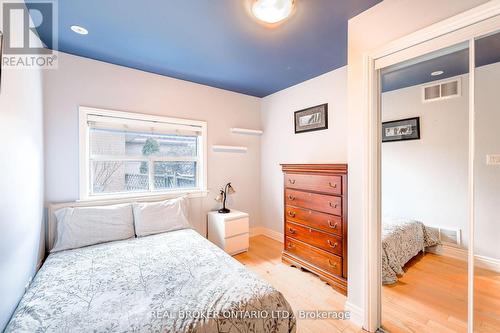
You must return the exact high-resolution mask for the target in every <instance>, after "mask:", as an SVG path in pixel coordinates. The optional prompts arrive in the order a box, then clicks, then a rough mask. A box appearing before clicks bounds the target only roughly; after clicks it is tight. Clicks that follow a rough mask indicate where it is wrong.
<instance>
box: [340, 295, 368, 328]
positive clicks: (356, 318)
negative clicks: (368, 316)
mask: <svg viewBox="0 0 500 333" xmlns="http://www.w3.org/2000/svg"><path fill="white" fill-rule="evenodd" d="M344 310H345V311H349V312H350V313H351V321H352V322H353V323H354V324H356V325H358V326H359V327H363V325H364V318H363V317H364V311H363V309H362V308H361V307H359V306H357V305H355V304H352V303H351V302H349V300H347V301H345V305H344Z"/></svg>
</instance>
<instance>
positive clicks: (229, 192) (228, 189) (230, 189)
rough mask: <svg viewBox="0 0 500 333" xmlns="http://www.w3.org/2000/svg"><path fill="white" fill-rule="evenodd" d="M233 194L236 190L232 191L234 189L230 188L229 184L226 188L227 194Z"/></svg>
mask: <svg viewBox="0 0 500 333" xmlns="http://www.w3.org/2000/svg"><path fill="white" fill-rule="evenodd" d="M234 193H236V190H235V189H234V187H232V186H231V184H229V185H228V187H227V194H234Z"/></svg>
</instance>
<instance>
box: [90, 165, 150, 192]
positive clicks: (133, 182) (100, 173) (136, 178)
mask: <svg viewBox="0 0 500 333" xmlns="http://www.w3.org/2000/svg"><path fill="white" fill-rule="evenodd" d="M148 172H149V169H148V164H147V162H129V161H127V162H123V161H94V162H92V178H93V179H92V191H93V193H115V192H131V191H147V190H148V189H149V179H148Z"/></svg>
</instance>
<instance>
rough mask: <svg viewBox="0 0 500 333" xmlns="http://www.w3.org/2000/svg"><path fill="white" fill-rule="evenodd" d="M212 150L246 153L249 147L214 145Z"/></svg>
mask: <svg viewBox="0 0 500 333" xmlns="http://www.w3.org/2000/svg"><path fill="white" fill-rule="evenodd" d="M212 150H213V151H216V152H226V153H246V152H247V150H248V148H247V147H241V146H222V145H213V146H212Z"/></svg>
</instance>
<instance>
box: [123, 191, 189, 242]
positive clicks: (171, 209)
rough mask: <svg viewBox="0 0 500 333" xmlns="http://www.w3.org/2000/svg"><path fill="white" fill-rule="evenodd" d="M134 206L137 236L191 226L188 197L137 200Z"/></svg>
mask: <svg viewBox="0 0 500 333" xmlns="http://www.w3.org/2000/svg"><path fill="white" fill-rule="evenodd" d="M133 206H134V224H135V234H136V235H137V237H141V236H147V235H152V234H158V233H161V232H167V231H173V230H179V229H186V228H189V227H190V225H189V221H188V199H187V198H186V197H181V198H177V199H171V200H165V201H161V202H147V203H142V202H136V203H134V204H133Z"/></svg>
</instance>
